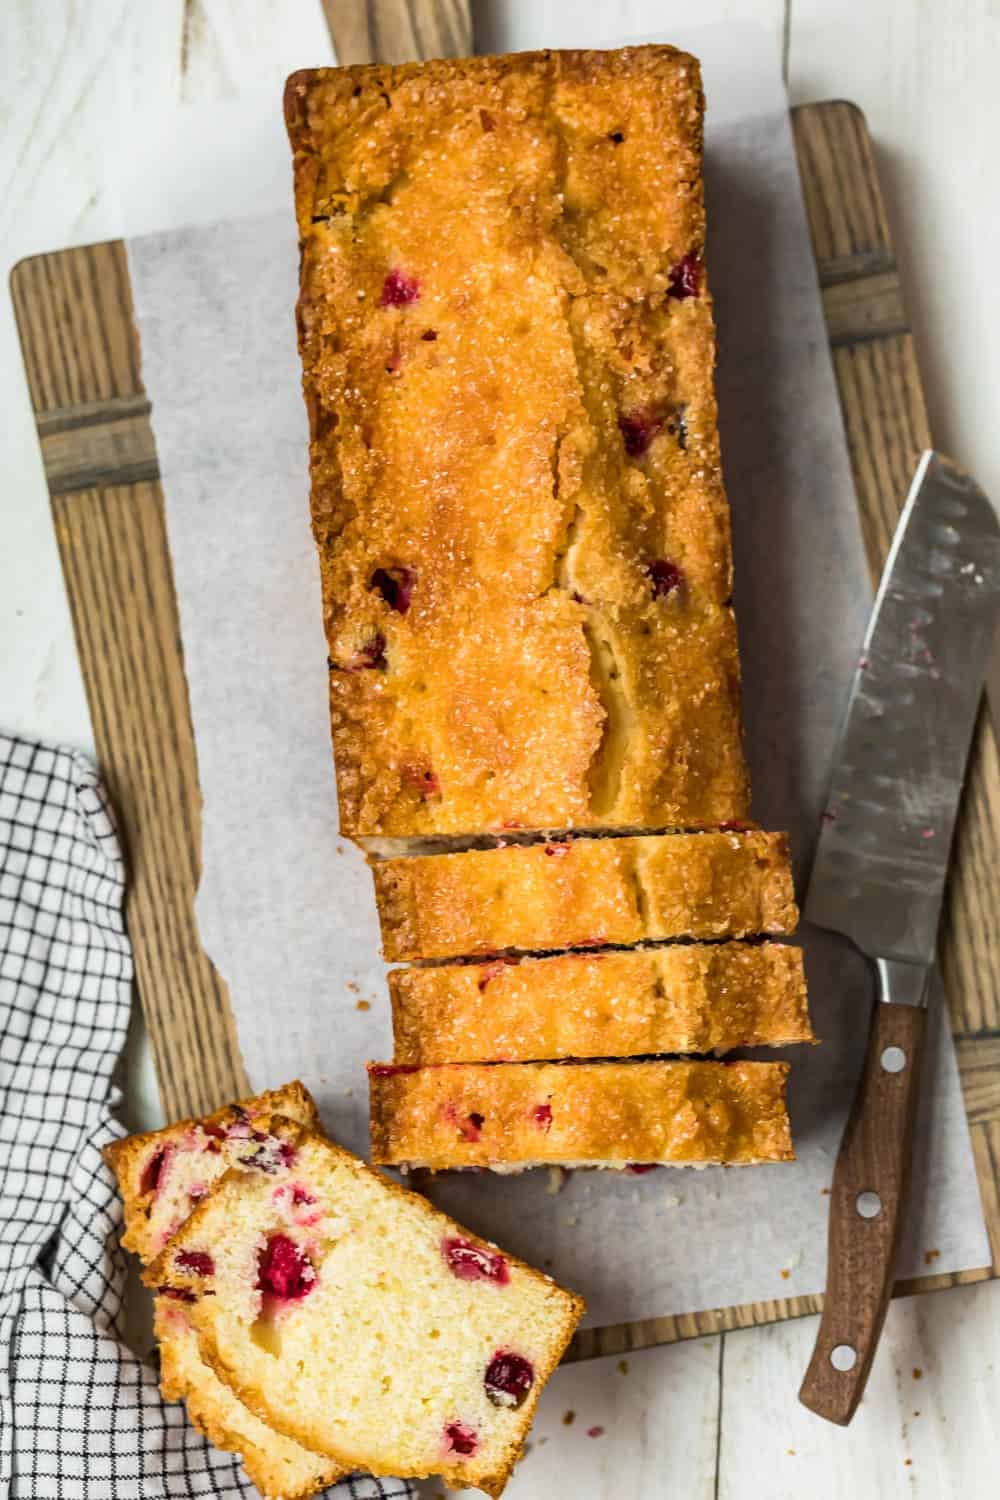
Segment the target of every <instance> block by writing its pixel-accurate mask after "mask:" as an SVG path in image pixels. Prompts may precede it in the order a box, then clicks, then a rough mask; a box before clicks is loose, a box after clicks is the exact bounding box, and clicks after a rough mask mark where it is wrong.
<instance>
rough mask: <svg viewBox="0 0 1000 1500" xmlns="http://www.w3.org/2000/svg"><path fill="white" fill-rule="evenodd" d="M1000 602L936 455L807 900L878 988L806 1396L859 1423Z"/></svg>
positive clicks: (989, 556)
mask: <svg viewBox="0 0 1000 1500" xmlns="http://www.w3.org/2000/svg"><path fill="white" fill-rule="evenodd" d="M998 603H1000V526H998V523H997V517H996V513H995V512H994V510H993V507H992V505H991V504H990V502H989V500H988V499H987V497H986V496H985V495H984V494H983V492H982V490H981V489H980V488H979V486H978V485H977V484H976V483H975V481H974V480H972V479H971V478H970V477H969V476H968V475H967V474H965V473H963V472H962V470H960V469H959V468H958V467H957V466H956V465H955V464H953V463H951V462H950V460H948V459H947V458H944V457H942V455H941V454H939V453H934V452H928V453H925V454H924V455H923V456H922V458H921V460H920V463H919V465H918V467H917V471H916V474H915V476H914V479H913V484H912V485H911V487H910V492H909V495H908V496H907V500H906V505H905V506H904V509H903V513H902V515H901V516H900V519H899V525H898V527H897V530H896V535H895V537H894V539H893V543H892V547H891V549H890V551H889V556H888V559H887V561H886V565H885V571H884V573H883V574H882V582H881V584H880V585H879V590H878V594H877V596H876V599H875V604H874V607H873V609H872V615H871V619H870V621H869V624H868V631H867V634H866V636H865V641H864V645H863V647H862V649H861V654H860V657H859V659H858V665H857V669H856V671H855V674H854V681H853V684H852V686H851V694H850V698H849V700H848V706H847V714H846V718H845V721H844V726H843V729H842V731H841V738H840V743H839V746H838V749H837V753H836V756H835V757H834V767H833V775H832V778H831V781H830V790H829V794H828V797H827V804H826V811H825V812H824V814H823V822H822V827H821V830H820V836H819V842H818V845H817V850H816V858H815V863H814V865H813V870H812V877H811V880H810V883H809V891H808V895H807V897H806V904H805V915H806V917H807V918H808V919H809V921H811V922H814V923H816V924H817V925H818V926H820V927H826V928H830V929H831V930H832V931H834V932H838V933H841V934H843V935H844V936H845V937H848V938H850V940H851V941H852V942H853V943H854V944H855V945H856V946H857V947H858V948H859V949H860V950H861V952H862V953H864V954H866V955H867V957H868V958H869V959H870V960H871V961H872V963H873V964H874V967H875V971H876V975H877V985H878V989H877V998H876V1001H875V1006H874V1010H873V1013H872V1020H871V1030H870V1033H869V1037H868V1050H867V1053H866V1057H865V1063H864V1069H863V1072H862V1076H861V1081H860V1084H859V1086H858V1091H857V1094H856V1096H855V1099H854V1103H853V1106H852V1108H851V1113H850V1115H849V1117H848V1121H847V1126H846V1129H845V1131H844V1138H843V1141H842V1142H841V1146H840V1152H839V1154H838V1157H837V1162H836V1166H835V1168H834V1174H833V1184H832V1187H831V1197H830V1231H829V1248H828V1259H827V1273H826V1298H825V1301H824V1306H823V1315H822V1318H821V1320H820V1326H819V1334H818V1336H817V1339H816V1347H815V1349H814V1350H813V1355H812V1359H811V1361H810V1363H809V1368H808V1369H807V1371H806V1375H805V1379H804V1380H803V1382H802V1388H801V1390H800V1391H799V1400H800V1401H802V1402H803V1403H804V1404H805V1405H806V1406H808V1407H810V1408H811V1409H812V1410H813V1411H815V1412H817V1413H818V1414H819V1415H820V1416H822V1417H826V1418H828V1419H829V1420H830V1421H831V1422H838V1423H840V1424H841V1425H845V1426H846V1424H847V1423H848V1422H849V1421H850V1420H851V1418H852V1416H853V1415H854V1412H855V1409H856V1408H857V1405H858V1402H859V1401H860V1400H861V1396H862V1394H863V1392H864V1388H865V1383H866V1381H867V1379H868V1372H869V1370H870V1369H871V1364H872V1359H873V1357H874V1354H875V1348H876V1345H877V1343H878V1339H879V1335H880V1333H881V1331H882V1324H883V1322H884V1320H885V1314H886V1310H887V1308H888V1305H889V1298H890V1295H891V1293H892V1283H893V1264H894V1261H895V1257H896V1251H897V1248H898V1245H899V1238H900V1230H901V1228H902V1224H903V1218H904V1212H905V1204H906V1193H907V1185H908V1180H909V1165H910V1155H911V1146H912V1137H913V1122H914V1117H915V1113H916V1102H917V1093H918V1085H919V1080H920V1062H921V1054H922V1051H923V1041H924V1029H925V1023H926V1019H927V1000H928V993H929V980H930V976H931V972H932V969H933V966H934V950H935V942H936V937H937V928H938V918H939V916H940V911H941V900H942V895H943V892H944V884H945V877H946V875H947V872H948V853H949V849H950V846H951V838H952V832H953V830H954V827H955V818H956V814H957V812H958V804H959V799H960V795H961V790H962V782H963V779H964V776H965V766H966V761H967V759H968V755H969V746H970V743H971V740H972V734H973V730H974V728H975V724H976V716H977V713H978V710H979V703H980V698H981V696H982V691H983V683H984V680H985V677H986V672H987V668H988V665H989V658H990V652H991V649H992V645H993V638H994V631H995V626H996V620H997V611H998Z"/></svg>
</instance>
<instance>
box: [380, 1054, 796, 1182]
mask: <svg viewBox="0 0 1000 1500" xmlns="http://www.w3.org/2000/svg"><path fill="white" fill-rule="evenodd" d="M787 1073H788V1064H787V1063H778V1062H774V1063H762V1062H734V1063H714V1062H661V1061H656V1062H576V1063H574V1062H567V1063H496V1064H492V1065H491V1064H483V1063H456V1064H452V1065H450V1066H445V1067H437V1068H410V1067H398V1066H395V1065H393V1064H386V1063H371V1064H369V1069H368V1077H369V1087H370V1090H371V1131H372V1160H373V1161H376V1162H382V1163H384V1164H386V1165H392V1166H398V1167H407V1168H410V1167H427V1168H430V1170H431V1171H446V1170H448V1169H450V1168H457V1167H489V1168H492V1169H493V1170H501V1171H521V1170H524V1169H525V1168H528V1167H537V1166H543V1165H550V1166H564V1167H615V1168H625V1167H630V1166H631V1167H634V1166H636V1165H642V1166H654V1165H664V1166H666V1165H670V1166H708V1165H710V1164H712V1163H727V1164H733V1165H737V1164H738V1165H745V1164H748V1163H752V1162H763V1161H791V1160H793V1159H794V1152H793V1151H792V1143H791V1134H790V1131H789V1125H788V1115H787V1112H786V1110H785V1078H786V1075H787Z"/></svg>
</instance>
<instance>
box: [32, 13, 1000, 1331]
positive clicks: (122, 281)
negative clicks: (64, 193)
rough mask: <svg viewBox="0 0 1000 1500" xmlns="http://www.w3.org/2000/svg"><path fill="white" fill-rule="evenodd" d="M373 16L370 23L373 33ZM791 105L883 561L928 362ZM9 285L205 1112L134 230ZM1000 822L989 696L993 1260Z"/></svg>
mask: <svg viewBox="0 0 1000 1500" xmlns="http://www.w3.org/2000/svg"><path fill="white" fill-rule="evenodd" d="M330 9H331V10H332V11H335V12H336V16H335V18H334V22H335V24H334V32H335V38H337V26H339V25H340V24H341V23H343V24H346V23H347V21H348V20H350V22H351V24H352V25H354V26H355V31H354V32H353V33H352V35H353V36H354V37H355V41H354V42H351V43H350V45H351V47H355V46H356V47H357V48H358V53H359V54H360V55H358V54H356V53H355V52H351V53H350V56H351V58H352V60H355V61H361V60H366V59H367V58H369V57H371V56H372V52H371V46H372V38H373V37H376V38H377V37H378V36H379V35H380V34H381V33H380V32H379V31H378V27H377V24H376V23H379V17H380V16H381V17H383V18H384V17H386V16H388V15H389V13H390V12H392V13H393V14H395V12H396V11H397V10H399V11H406V12H407V13H409V12H410V11H411V10H412V9H413V7H412V6H408V5H406V4H403V3H402V0H384V5H383V4H376V5H363V4H358V5H353V6H352V5H340V4H338V5H335V6H332V5H331V7H330ZM417 10H418V11H419V7H418V8H417ZM455 11H456V14H458V12H459V8H458V7H456V8H455ZM445 12H448V13H449V14H450V8H449V7H442V16H443V15H444V14H445ZM349 13H351V15H349ZM416 13H417V12H414V14H416ZM359 15H363V16H364V17H365V18H366V19H365V26H364V27H362V28H359V27H358V26H357V25H356V22H357V17H358V16H359ZM370 17H374V20H372V21H371V22H370V23H369V19H368V18H370ZM379 24H382V23H379ZM450 24H451V23H449V25H450ZM373 28H374V29H373ZM344 35H345V37H346V35H347V33H346V32H345V33H344ZM466 35H467V33H465V32H463V31H462V30H461V26H460V25H459V24H458V23H457V22H456V23H455V26H454V27H453V28H452V30H450V31H449V30H447V29H446V30H444V31H441V32H438V33H436V34H435V37H434V39H433V40H432V41H430V42H429V43H427V44H426V47H425V33H423V32H421V31H420V30H419V27H418V26H417V24H416V22H414V26H413V38H412V40H411V41H409V42H408V43H407V46H408V48H409V53H408V55H412V53H413V51H415V50H416V48H417V45H419V46H420V48H421V52H422V54H423V53H424V52H426V53H428V54H429V53H437V54H440V53H442V52H445V51H452V50H456V47H457V45H458V44H457V42H456V38H461V37H464V36H466ZM338 39H339V38H338ZM347 46H348V44H347V42H346V41H345V42H344V43H343V48H342V52H341V55H342V56H343V55H345V53H346V51H347ZM366 48H367V50H366ZM793 120H794V129H795V137H796V144H797V149H798V153H799V162H800V168H801V172H802V179H803V184H804V188H805V194H806V203H807V209H808V213H809V220H810V224H811V227H812V234H813V242H814V248H815V251H816V258H817V265H818V270H819V277H820V282H821V285H822V288H823V300H824V307H825V310H826V316H827V324H828V329H829V332H830V339H831V344H832V348H833V358H834V363H835V369H836V375H837V381H838V386H839V390H840V397H841V402H842V406H843V412H844V419H845V425H846V429H847V435H848V441H849V445H850V452H851V460H852V465H853V469H854V477H855V483H856V486H857V494H858V502H859V507H860V511H861V518H862V524H863V527H864V533H865V541H866V546H867V548H868V555H869V559H870V562H871V565H872V569H873V573H877V572H878V571H879V569H880V568H881V563H882V559H883V558H884V555H885V552H886V549H887V547H888V543H889V539H890V537H891V535H892V530H893V527H894V524H895V519H896V517H897V516H898V514H899V511H900V509H901V506H902V502H903V499H904V498H905V494H906V490H907V487H908V484H909V480H910V476H911V474H912V472H913V468H914V466H915V463H916V459H917V456H918V454H919V453H920V451H921V450H922V449H923V448H925V447H927V446H929V444H930V434H929V431H928V425H927V416H926V410H925V407H924V400H923V394H922V390H921V384H920V377H919V371H918V369H917V365H916V359H915V355H914V349H913V340H912V337H911V334H910V332H909V328H908V326H907V320H906V311H905V304H904V300H903V294H902V290H901V287H900V282H899V277H898V273H897V270H896V265H895V260H894V257H893V250H892V244H891V239H890V236H889V231H888V226H887V223H886V218H885V211H884V207H883V204H882V199H881V194H880V192H879V187H878V182H877V178H876V175H875V169H874V163H873V158H872V151H871V144H870V141H869V139H868V134H867V130H866V128H865V125H864V121H863V119H862V117H861V116H860V114H859V113H858V112H857V111H856V110H855V109H854V108H853V107H852V106H851V105H849V104H843V103H833V104H820V105H805V106H802V107H801V108H800V109H798V110H796V111H795V112H794V115H793ZM12 288H13V294H14V302H15V309H16V313H17V319H18V325H19V330H20V335H21V341H22V346H23V350H24V358H25V365H26V369H27V374H28V382H29V388H30V393H31V399H32V403H33V406H34V410H35V415H36V421H37V425H38V431H39V436H40V440H41V444H42V452H43V458H44V463H45V471H46V476H47V479H48V483H49V489H50V493H51V496H52V508H53V516H54V521H55V526H56V534H57V538H58V542H59V548H60V553H61V557H62V563H63V569H64V573H65V576H66V584H67V590H68V593H69V597H70V603H71V607H72V610H73V619H74V626H75V630H76V636H77V644H78V648H79V652H80V658H81V662H82V666H83V673H84V679H85V684H86V689H87V694H88V699H89V703H90V709H91V715H92V718H93V722H94V734H95V740H96V743H97V747H98V753H99V756H100V760H101V765H102V769H103V771H104V774H105V776H106V779H107V782H108V785H109V787H110V789H111V792H112V795H113V797H114V799H115V803H116V805H117V808H118V812H119V816H120V819H121V823H122V830H123V835H124V839H125V843H126V846H127V852H128V857H129V861H130V871H131V880H130V896H129V906H128V920H129V930H130V933H131V936H132V941H133V945H134V948H135V954H136V965H137V975H138V981H139V989H140V995H141V998H142V1004H143V1010H144V1014H145V1017H146V1021H147V1025H148V1027H149V1031H150V1035H151V1038H152V1043H153V1048H154V1056H155V1060H156V1066H157V1071H158V1076H159V1079H160V1086H161V1091H162V1096H163V1106H164V1110H165V1111H166V1113H167V1115H168V1116H171V1117H175V1116H178V1115H182V1114H188V1113H198V1112H201V1111H203V1110H206V1109H209V1108H212V1107H214V1106H216V1105H217V1104H218V1103H219V1102H220V1101H221V1100H223V1099H227V1098H231V1097H234V1096H236V1095H239V1094H240V1093H242V1092H245V1091H246V1088H247V1080H246V1075H245V1071H244V1068H243V1064H242V1060H241V1058H240V1053H239V1045H238V1041H237V1038H236V1035H235V1029H234V1026H233V1021H232V1014H231V1010H230V1007H229V1000H228V996H227V993H226V989H225V985H224V983H223V981H222V979H221V978H220V976H219V975H218V974H217V973H216V972H215V970H214V969H213V968H212V966H211V964H210V963H209V961H208V959H207V958H206V957H205V956H204V955H203V954H202V951H201V948H200V944H199V940H198V935H197V927H196V923H195V918H194V897H195V891H196V889H197V882H198V874H199V860H200V849H199V842H200V839H199V829H200V798H199V792H198V773H197V760H196V755H195V747H194V742H193V736H192V729H191V719H190V711H189V707H188V699H187V687H186V681H185V677H184V665H183V654H182V646H181V641H180V635H179V625H178V617H177V606H176V600H175V597H174V592H173V582H172V575H171V564H170V555H169V550H168V547H167V543H166V534H165V522H164V509H163V495H162V491H161V488H160V485H159V480H158V469H157V463H156V451H155V444H154V441H153V435H152V429H151V427H150V422H149V404H148V401H147V399H146V396H145V391H144V388H143V385H142V379H141V372H140V358H139V349H138V343H137V337H136V333H135V330H134V326H133V318H132V302H131V292H130V288H129V283H128V272H127V262H126V256H125V250H124V246H123V245H122V244H121V243H120V242H114V243H111V244H107V245H98V246H87V247H84V248H82V249H78V250H70V251H64V252H61V253H59V254H54V255H45V256H37V257H34V258H32V259H30V260H28V261H24V262H22V263H21V265H19V266H18V267H17V268H16V269H15V271H14V274H13V277H12ZM332 795H333V791H332V785H331V796H332ZM998 826H1000V761H998V755H997V745H996V740H995V736H994V733H993V728H992V725H991V723H990V719H989V714H988V713H986V712H984V714H983V718H982V723H981V724H980V729H979V734H978V738H977V741H976V747H975V750H974V753H973V757H972V761H971V765H970V777H969V784H968V788H967V791H966V796H965V800H964V805H963V811H962V816H961V819H960V823H959V830H958V834H957V843H956V859H955V861H954V864H953V874H952V877H951V882H950V885H949V890H948V897H947V910H946V918H945V925H944V929H943V936H942V968H943V971H944V976H945V983H946V987H947V991H948V996H949V1005H950V1010H951V1017H952V1023H953V1028H954V1030H955V1033H956V1036H957V1039H958V1049H959V1062H960V1068H961V1073H962V1080H963V1087H964V1089H965V1095H966V1103H967V1108H968V1111H969V1119H970V1128H971V1131H972V1139H973V1147H974V1151H975V1156H976V1162H977V1168H978V1171H979V1177H980V1185H981V1190H982V1194H983V1200H984V1208H985V1211H986V1215H987V1221H988V1226H989V1232H990V1239H991V1245H992V1247H993V1258H994V1262H995V1263H997V1262H1000V1056H998V1048H1000V891H998V890H997V885H996V882H995V880H994V879H993V860H994V858H995V848H996V831H997V828H998ZM993 1274H994V1273H993V1270H992V1269H991V1268H987V1267H984V1268H982V1269H981V1270H976V1271H970V1272H963V1273H961V1274H959V1275H957V1276H928V1277H921V1278H920V1279H919V1280H917V1281H913V1282H908V1283H900V1284H899V1286H898V1287H897V1291H906V1292H911V1291H916V1290H932V1289H936V1288H938V1287H941V1286H950V1285H954V1284H956V1283H957V1282H966V1281H978V1280H983V1279H986V1278H988V1277H989V1276H991V1275H993ZM820 1306H821V1299H820V1298H819V1297H799V1298H789V1299H784V1300H778V1301H773V1302H767V1303H754V1304H750V1305H747V1306H744V1307H735V1308H722V1309H711V1310H706V1311H703V1312H695V1313H689V1314H684V1315H679V1316H676V1317H669V1318H655V1319H647V1320H644V1321H642V1322H635V1323H630V1324H622V1325H618V1326H615V1327H612V1328H605V1329H588V1330H585V1331H584V1332H583V1333H582V1334H580V1335H579V1336H578V1338H577V1340H576V1342H575V1345H574V1351H573V1352H574V1354H575V1355H576V1356H577V1357H585V1356H589V1355H593V1354H599V1353H623V1352H625V1351H627V1350H628V1349H632V1348H639V1347H642V1346H643V1345H647V1344H653V1343H661V1342H668V1341H674V1340H678V1339H684V1338H691V1337H695V1336H698V1335H705V1334H711V1333H717V1332H720V1331H723V1330H727V1329H736V1328H744V1327H749V1326H752V1325H754V1324H759V1323H767V1322H773V1321H776V1320H780V1319H785V1318H791V1317H797V1316H801V1315H802V1314H805V1313H809V1312H815V1311H818V1310H819V1308H820Z"/></svg>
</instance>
